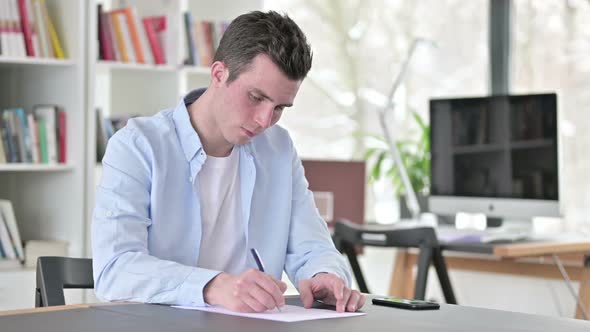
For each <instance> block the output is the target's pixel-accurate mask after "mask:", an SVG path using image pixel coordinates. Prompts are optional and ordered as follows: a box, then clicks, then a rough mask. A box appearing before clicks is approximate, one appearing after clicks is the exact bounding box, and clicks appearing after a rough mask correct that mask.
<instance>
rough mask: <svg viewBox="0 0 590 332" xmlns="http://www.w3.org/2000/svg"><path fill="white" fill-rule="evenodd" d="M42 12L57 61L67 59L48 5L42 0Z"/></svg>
mask: <svg viewBox="0 0 590 332" xmlns="http://www.w3.org/2000/svg"><path fill="white" fill-rule="evenodd" d="M41 4H42V10H43V18H44V19H45V22H46V24H47V31H48V32H49V40H50V41H51V45H52V46H53V54H54V55H55V57H56V58H57V59H64V58H65V57H66V55H65V53H64V50H63V48H62V47H61V42H60V41H59V37H58V36H57V32H56V31H55V27H54V26H53V21H51V17H50V16H49V13H48V11H47V5H46V4H45V0H41Z"/></svg>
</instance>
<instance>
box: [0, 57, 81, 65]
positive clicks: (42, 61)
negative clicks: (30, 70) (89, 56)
mask: <svg viewBox="0 0 590 332" xmlns="http://www.w3.org/2000/svg"><path fill="white" fill-rule="evenodd" d="M0 65H10V66H14V65H23V66H27V65H31V66H64V67H67V66H74V65H76V62H75V61H73V60H71V59H65V60H60V59H51V58H34V57H30V58H23V57H7V56H0Z"/></svg>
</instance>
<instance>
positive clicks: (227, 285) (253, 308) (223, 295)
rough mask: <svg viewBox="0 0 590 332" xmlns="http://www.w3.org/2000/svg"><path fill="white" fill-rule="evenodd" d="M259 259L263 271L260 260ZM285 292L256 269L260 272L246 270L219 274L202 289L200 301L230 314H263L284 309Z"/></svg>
mask: <svg viewBox="0 0 590 332" xmlns="http://www.w3.org/2000/svg"><path fill="white" fill-rule="evenodd" d="M251 253H252V251H251ZM252 254H253V253H252ZM256 254H258V253H256ZM258 259H259V261H260V263H261V265H262V269H264V265H263V264H262V261H261V260H260V256H258ZM254 260H256V259H254ZM257 264H258V263H257ZM286 290H287V284H285V283H284V282H282V281H281V280H277V279H276V278H274V277H273V276H271V275H269V274H267V273H264V272H262V271H260V265H259V269H249V270H247V271H245V272H243V273H241V274H239V275H232V274H229V273H225V272H222V273H220V274H218V275H217V276H215V277H214V278H213V279H212V280H211V281H209V283H208V284H207V285H206V286H205V288H204V289H203V297H204V300H205V302H206V303H207V304H210V305H219V306H222V307H225V308H227V309H229V310H232V311H237V312H264V311H267V310H271V309H274V308H278V307H280V306H283V305H284V304H285V298H284V296H283V293H284V292H285V291H286Z"/></svg>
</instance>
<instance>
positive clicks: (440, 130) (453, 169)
mask: <svg viewBox="0 0 590 332" xmlns="http://www.w3.org/2000/svg"><path fill="white" fill-rule="evenodd" d="M430 126H431V132H430V144H431V177H432V178H431V184H430V195H431V196H430V197H429V201H428V205H429V210H430V211H431V212H433V213H435V214H440V215H446V216H450V215H455V214H456V213H458V212H465V213H484V214H485V215H486V216H488V217H492V218H494V219H496V220H498V218H499V219H501V220H504V221H512V220H515V221H530V220H531V219H532V217H535V216H547V217H558V216H559V177H558V162H557V160H558V154H557V137H558V135H557V128H558V126H557V96H556V95H555V94H535V95H506V96H491V97H480V98H453V99H433V100H431V101H430Z"/></svg>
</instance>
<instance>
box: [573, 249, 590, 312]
mask: <svg viewBox="0 0 590 332" xmlns="http://www.w3.org/2000/svg"><path fill="white" fill-rule="evenodd" d="M578 296H579V297H580V303H582V304H583V306H584V307H585V308H590V256H586V257H585V258H584V269H583V270H582V275H581V276H580V290H579V293H578ZM576 318H579V319H584V314H583V312H582V310H580V308H579V307H577V308H576Z"/></svg>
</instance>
